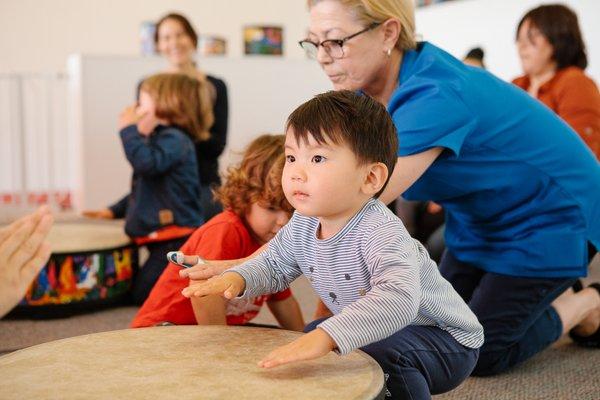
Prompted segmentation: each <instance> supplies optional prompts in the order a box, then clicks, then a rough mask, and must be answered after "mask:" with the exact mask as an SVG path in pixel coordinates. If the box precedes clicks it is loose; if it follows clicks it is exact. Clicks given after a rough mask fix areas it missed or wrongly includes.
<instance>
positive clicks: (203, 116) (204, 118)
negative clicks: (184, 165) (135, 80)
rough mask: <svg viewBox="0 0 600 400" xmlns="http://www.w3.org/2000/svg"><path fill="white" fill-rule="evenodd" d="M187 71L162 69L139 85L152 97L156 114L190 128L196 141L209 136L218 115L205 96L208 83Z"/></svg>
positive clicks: (158, 116)
mask: <svg viewBox="0 0 600 400" xmlns="http://www.w3.org/2000/svg"><path fill="white" fill-rule="evenodd" d="M207 84H208V83H207V82H204V83H202V82H201V81H200V80H198V79H196V78H193V77H191V76H189V75H185V74H174V73H162V74H156V75H152V76H151V77H149V78H146V79H145V80H144V81H143V82H142V85H141V87H140V90H143V91H145V92H146V93H148V94H149V95H150V97H152V100H154V103H155V105H156V117H157V118H160V119H164V120H166V121H168V122H169V124H172V125H175V126H177V127H179V128H181V129H183V130H185V131H186V132H187V134H188V135H190V136H191V137H192V139H194V140H195V141H202V140H207V139H208V138H209V137H210V132H209V129H210V127H211V126H212V124H213V122H214V120H215V117H214V115H213V111H212V103H211V102H210V101H209V100H207V99H206V98H205V91H206V85H207Z"/></svg>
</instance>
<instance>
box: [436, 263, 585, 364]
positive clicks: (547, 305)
mask: <svg viewBox="0 0 600 400" xmlns="http://www.w3.org/2000/svg"><path fill="white" fill-rule="evenodd" d="M440 272H441V274H442V276H443V277H444V278H446V279H447V280H448V281H449V282H450V283H451V284H452V286H454V289H455V290H456V291H457V292H458V294H460V296H461V297H462V298H463V299H464V301H465V302H466V303H467V304H468V305H469V307H470V308H471V310H473V312H474V313H475V315H476V316H477V318H478V319H479V322H480V323H481V325H483V331H484V334H485V343H484V345H483V346H482V347H481V351H480V354H479V361H478V362H477V366H476V367H475V370H474V371H473V375H476V376H486V375H494V374H498V373H500V372H503V371H506V370H507V369H509V368H511V367H513V366H514V365H517V364H519V363H521V362H523V361H525V360H527V359H528V358H530V357H532V356H533V355H535V354H537V353H539V352H540V351H542V350H543V349H545V348H546V347H548V346H549V345H550V344H552V343H553V342H555V341H556V340H558V338H560V336H561V334H562V329H563V327H562V322H561V320H560V318H559V317H558V314H557V313H556V310H554V308H553V307H552V306H551V303H552V302H553V301H554V300H555V299H556V298H557V297H558V296H559V295H560V294H561V293H563V292H564V291H565V290H566V289H568V288H569V287H571V286H572V285H573V283H574V282H575V281H576V278H522V277H514V276H508V275H500V274H496V273H492V272H486V271H484V270H482V269H479V268H476V267H474V266H472V265H468V264H464V263H461V262H460V261H458V260H457V259H456V258H454V256H452V254H450V253H449V252H448V251H446V252H445V253H444V256H443V257H442V262H441V263H440Z"/></svg>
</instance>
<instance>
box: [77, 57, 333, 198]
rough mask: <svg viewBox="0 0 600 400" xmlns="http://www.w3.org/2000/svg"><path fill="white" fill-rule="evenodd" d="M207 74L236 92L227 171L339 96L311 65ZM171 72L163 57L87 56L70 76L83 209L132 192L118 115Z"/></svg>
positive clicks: (246, 62)
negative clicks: (267, 137)
mask: <svg viewBox="0 0 600 400" xmlns="http://www.w3.org/2000/svg"><path fill="white" fill-rule="evenodd" d="M203 65H204V68H205V70H206V71H207V72H208V73H210V74H213V75H215V76H218V77H221V78H223V79H224V80H225V82H226V83H227V85H228V94H229V133H228V137H227V142H228V144H227V148H226V150H225V152H224V154H223V155H222V156H221V158H220V165H221V167H222V168H221V169H222V170H223V169H225V167H227V166H228V165H230V163H232V162H237V161H238V160H239V158H240V155H241V152H242V151H243V149H244V148H245V147H246V145H247V144H248V142H249V141H250V140H252V139H253V138H255V137H256V136H258V135H259V134H261V133H265V132H266V133H282V132H283V128H284V123H285V119H286V118H287V116H288V115H289V114H290V113H291V112H292V111H293V110H294V108H295V107H297V106H298V105H299V104H300V103H302V102H304V101H306V100H308V99H309V98H311V97H312V96H313V95H315V94H317V93H321V92H324V91H326V90H328V89H330V88H331V84H330V83H329V80H328V79H327V77H326V76H325V74H323V73H322V71H321V69H320V68H319V66H318V64H316V63H314V62H311V61H309V60H304V59H300V60H286V59H282V58H275V59H270V58H264V57H245V58H243V59H230V58H220V57H216V58H210V59H206V60H205V62H204V64H203ZM161 68H163V60H162V59H160V58H157V57H145V58H142V57H127V56H79V57H76V56H74V57H72V58H71V64H70V68H69V76H70V77H71V79H70V90H69V93H70V101H71V103H70V107H69V110H70V116H69V121H70V124H72V125H71V130H72V131H73V137H75V138H76V141H75V142H74V143H73V146H74V148H73V151H72V152H71V154H73V155H74V157H73V158H72V159H71V160H70V161H72V168H71V170H72V172H73V173H74V176H73V178H74V184H73V189H74V191H75V193H74V195H75V196H74V197H75V198H74V200H75V208H76V209H79V210H80V209H86V208H98V207H104V206H106V205H108V204H110V203H112V202H114V201H116V200H118V199H119V198H120V197H121V196H123V195H124V194H126V193H127V192H128V191H129V190H130V182H131V167H130V166H129V164H128V163H127V160H126V159H125V157H124V154H123V148H122V144H121V141H120V139H119V136H118V132H117V128H116V123H117V115H118V114H119V112H120V111H121V110H122V109H123V107H125V106H126V105H128V104H131V103H132V102H133V101H134V99H135V89H136V86H137V83H138V82H139V80H140V78H142V77H143V76H147V75H150V74H152V73H153V72H155V71H157V70H160V69H161Z"/></svg>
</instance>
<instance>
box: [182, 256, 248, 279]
mask: <svg viewBox="0 0 600 400" xmlns="http://www.w3.org/2000/svg"><path fill="white" fill-rule="evenodd" d="M196 258H197V256H185V262H186V263H189V264H195V263H196V262H197V259H196ZM204 261H205V264H198V265H195V266H193V267H190V268H185V269H182V270H181V271H179V276H180V277H182V278H190V279H195V280H205V279H209V278H212V277H213V276H216V275H221V274H222V273H223V272H225V271H227V270H228V269H229V268H231V267H235V266H236V265H238V264H240V261H239V260H227V261H208V260H204Z"/></svg>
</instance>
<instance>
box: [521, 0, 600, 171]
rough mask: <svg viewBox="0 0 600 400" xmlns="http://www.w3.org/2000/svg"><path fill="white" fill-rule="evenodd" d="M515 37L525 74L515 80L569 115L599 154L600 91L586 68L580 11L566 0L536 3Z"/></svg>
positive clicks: (569, 120) (563, 115)
mask: <svg viewBox="0 0 600 400" xmlns="http://www.w3.org/2000/svg"><path fill="white" fill-rule="evenodd" d="M516 42H517V49H518V52H519V57H520V59H521V66H522V68H523V72H524V73H525V75H524V76H521V77H519V78H517V79H515V80H514V81H513V83H514V84H515V85H517V86H519V87H521V88H522V89H524V90H526V91H527V92H528V93H529V94H530V95H531V96H533V97H535V98H537V99H538V100H540V101H541V102H543V103H544V104H546V105H547V106H548V107H550V108H551V109H552V110H553V111H554V112H555V113H556V114H558V115H559V116H560V117H561V118H562V119H563V120H565V122H567V124H569V125H570V126H571V127H572V128H573V129H574V130H575V131H577V133H578V134H579V136H581V138H582V139H583V141H584V142H585V143H586V144H587V145H588V147H589V148H590V149H591V150H592V152H593V153H594V154H595V155H596V158H597V159H599V160H600V93H599V92H598V87H597V86H596V84H595V83H594V81H593V80H592V79H591V78H589V77H588V76H587V75H586V74H585V72H584V69H585V68H586V67H587V56H586V50H585V43H584V42H583V38H582V36H581V31H580V29H579V23H578V21H577V15H576V14H575V13H574V12H573V11H572V10H571V9H569V8H568V7H565V6H563V5H544V6H540V7H537V8H534V9H532V10H530V11H529V12H527V13H526V14H525V16H524V17H523V18H522V19H521V21H520V22H519V25H518V27H517V38H516Z"/></svg>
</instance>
